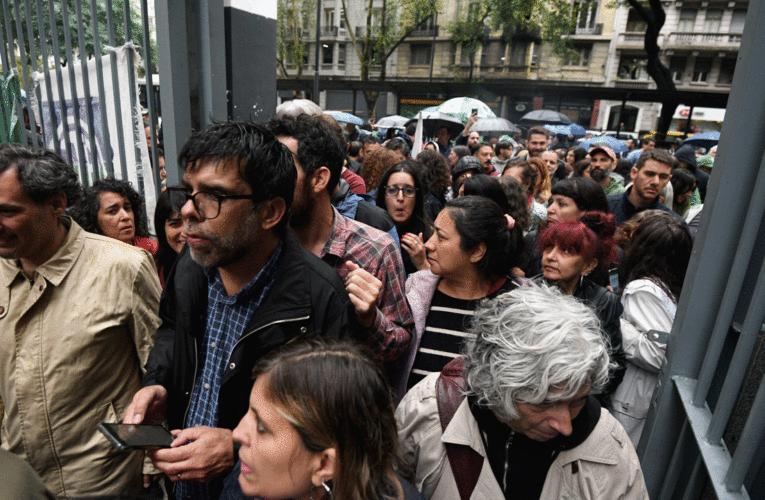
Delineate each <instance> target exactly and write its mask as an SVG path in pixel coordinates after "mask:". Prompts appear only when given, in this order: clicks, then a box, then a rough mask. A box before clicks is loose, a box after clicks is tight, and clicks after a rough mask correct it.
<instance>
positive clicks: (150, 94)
mask: <svg viewBox="0 0 765 500" xmlns="http://www.w3.org/2000/svg"><path fill="white" fill-rule="evenodd" d="M141 24H142V25H143V60H144V66H145V67H146V103H147V104H148V105H149V137H150V138H151V145H152V148H151V151H150V153H151V164H152V165H156V168H154V169H152V174H153V180H154V185H155V186H156V188H157V193H159V192H160V191H161V184H162V180H161V179H160V178H159V152H158V151H157V148H155V147H153V146H154V145H155V144H157V127H156V123H157V110H156V105H155V104H154V81H153V79H154V76H153V74H152V73H153V71H152V69H153V66H154V63H153V61H152V60H151V39H150V38H149V6H148V0H141Z"/></svg>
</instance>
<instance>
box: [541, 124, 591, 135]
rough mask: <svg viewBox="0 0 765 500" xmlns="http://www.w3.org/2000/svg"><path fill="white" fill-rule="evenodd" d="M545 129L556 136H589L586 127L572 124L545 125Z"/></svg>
mask: <svg viewBox="0 0 765 500" xmlns="http://www.w3.org/2000/svg"><path fill="white" fill-rule="evenodd" d="M544 128H545V130H547V131H548V132H551V133H553V134H555V135H573V136H574V137H584V136H585V135H587V131H586V130H585V129H584V127H582V126H581V125H579V124H577V123H570V124H568V125H545V126H544Z"/></svg>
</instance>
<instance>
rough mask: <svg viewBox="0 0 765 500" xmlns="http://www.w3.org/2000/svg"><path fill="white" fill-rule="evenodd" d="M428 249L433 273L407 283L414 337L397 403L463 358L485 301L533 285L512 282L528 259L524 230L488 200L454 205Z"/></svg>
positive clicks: (398, 378)
mask: <svg viewBox="0 0 765 500" xmlns="http://www.w3.org/2000/svg"><path fill="white" fill-rule="evenodd" d="M425 248H426V249H427V251H428V263H429V264H430V270H424V271H419V272H417V273H414V274H412V275H411V276H409V279H407V282H406V297H407V300H408V301H409V306H410V308H411V310H412V314H413V315H414V321H415V333H414V336H413V338H412V342H411V344H410V346H409V351H408V352H407V353H406V354H405V355H404V356H402V357H401V358H400V359H399V362H398V365H397V370H396V373H395V380H394V389H395V391H396V396H397V398H398V399H400V398H401V397H403V395H404V393H405V392H406V390H407V389H408V388H409V387H412V386H413V385H414V384H416V383H417V382H418V381H420V380H421V379H422V378H423V377H424V376H425V375H427V374H428V373H431V372H437V371H441V369H442V368H443V367H444V366H445V365H446V364H447V363H448V362H449V361H451V360H452V359H454V358H455V357H456V356H458V355H459V354H460V351H461V350H462V346H463V344H464V340H465V339H466V338H467V337H468V336H469V335H470V334H469V333H468V331H469V330H468V326H469V323H470V320H471V318H472V316H473V311H474V309H475V308H476V306H477V305H478V303H479V302H480V301H481V299H484V298H493V297H495V296H497V295H499V294H500V293H503V292H507V291H510V290H513V289H515V288H516V287H518V286H520V285H521V284H525V283H529V282H528V280H524V279H521V278H518V277H513V276H512V269H513V267H515V266H517V265H518V264H519V262H520V259H521V256H522V255H523V230H522V228H521V227H517V226H516V225H515V222H514V220H513V219H512V218H511V217H509V216H506V215H505V214H504V213H503V212H502V210H501V209H500V207H499V206H498V205H497V204H496V203H494V202H493V201H491V200H490V199H488V198H484V197H482V196H465V197H461V198H457V199H454V200H451V201H449V202H448V203H447V204H446V207H445V208H444V210H442V211H441V213H440V214H439V216H438V218H437V219H436V221H435V232H434V234H433V236H432V237H431V238H430V239H429V240H428V241H427V243H426V244H425Z"/></svg>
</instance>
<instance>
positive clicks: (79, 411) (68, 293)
mask: <svg viewBox="0 0 765 500" xmlns="http://www.w3.org/2000/svg"><path fill="white" fill-rule="evenodd" d="M64 220H65V223H66V224H70V229H69V232H68V234H67V238H66V241H65V242H64V245H63V246H62V247H61V248H60V249H59V250H58V252H56V254H55V255H53V257H51V258H50V259H49V260H48V261H47V262H46V263H45V264H43V265H42V266H40V267H39V268H37V271H36V273H35V276H34V279H33V280H31V281H30V280H29V279H27V278H26V277H25V276H24V275H23V274H22V273H21V272H20V269H19V268H18V266H17V264H16V262H15V261H13V260H7V259H0V397H1V398H2V400H3V403H4V404H5V415H4V417H3V422H2V447H3V448H4V449H6V450H8V451H10V452H11V453H13V454H15V455H17V456H19V457H21V458H23V459H25V460H26V461H27V462H28V463H29V464H30V465H31V466H32V468H33V469H34V470H35V471H36V472H37V473H38V474H39V475H40V476H41V478H42V479H43V481H44V482H45V484H46V486H47V487H48V488H49V489H50V490H51V491H52V492H53V493H54V494H55V495H56V496H57V497H59V498H61V497H72V496H86V495H115V494H119V493H122V492H123V491H125V490H126V489H127V488H129V487H132V486H136V485H137V486H139V487H140V480H141V465H142V459H143V455H142V454H141V453H119V452H116V451H114V449H113V448H112V447H111V445H110V444H109V442H108V441H107V440H106V438H105V437H104V436H103V435H101V433H100V432H99V431H98V430H97V429H96V426H97V425H98V423H99V422H104V421H106V422H119V421H121V419H122V416H123V414H124V412H125V409H126V408H127V406H128V404H129V403H130V401H131V399H132V397H133V394H135V392H136V391H137V390H138V389H139V388H140V386H141V369H142V367H143V366H144V364H145V362H146V359H147V357H148V355H149V351H150V350H151V347H152V345H153V336H154V333H155V332H156V329H157V327H158V326H159V317H158V314H157V313H158V308H159V297H160V293H161V290H160V287H159V281H158V278H157V271H156V268H155V266H154V262H153V260H152V258H151V256H150V255H149V254H148V253H146V252H145V251H143V250H140V249H137V248H135V247H132V246H130V245H126V244H124V243H121V242H119V241H117V240H115V239H111V238H107V237H104V236H98V235H94V234H90V233H87V232H85V231H83V230H82V228H80V226H78V225H77V224H76V223H75V222H73V221H71V220H70V219H68V218H65V219H64Z"/></svg>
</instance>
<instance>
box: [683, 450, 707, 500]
mask: <svg viewBox="0 0 765 500" xmlns="http://www.w3.org/2000/svg"><path fill="white" fill-rule="evenodd" d="M705 481H706V477H705V470H704V460H703V459H702V458H701V455H699V456H698V457H696V463H694V464H693V471H691V477H690V478H688V481H686V482H685V492H684V494H683V499H682V500H696V499H698V498H701V490H702V488H703V486H704V483H705Z"/></svg>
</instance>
